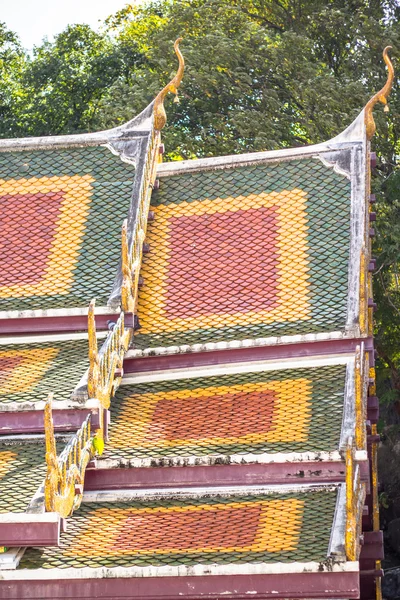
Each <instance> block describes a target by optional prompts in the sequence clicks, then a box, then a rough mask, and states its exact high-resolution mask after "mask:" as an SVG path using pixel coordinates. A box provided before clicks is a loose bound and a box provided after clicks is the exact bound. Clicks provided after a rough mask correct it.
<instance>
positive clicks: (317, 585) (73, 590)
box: [0, 569, 360, 600]
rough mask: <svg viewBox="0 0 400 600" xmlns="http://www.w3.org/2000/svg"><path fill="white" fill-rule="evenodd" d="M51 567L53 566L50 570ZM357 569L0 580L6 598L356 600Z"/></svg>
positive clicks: (51, 599)
mask: <svg viewBox="0 0 400 600" xmlns="http://www.w3.org/2000/svg"><path fill="white" fill-rule="evenodd" d="M48 571H51V569H48ZM359 591H360V579H359V573H358V572H357V571H355V572H317V573H285V572H284V570H283V572H282V573H281V574H265V575H207V576H197V577H196V576H181V577H130V578H103V579H72V578H71V576H70V577H68V575H67V573H66V574H65V578H64V579H57V580H46V579H43V580H38V581H36V580H26V581H17V580H15V581H4V580H3V581H0V598H7V599H8V600H27V599H29V600H39V599H40V600H67V599H68V600H70V599H72V598H74V599H75V598H85V599H86V600H95V599H96V600H98V599H101V600H136V599H137V600H139V599H140V600H161V599H162V600H176V599H177V598H180V599H187V600H205V599H207V598H209V599H210V600H211V599H214V600H218V599H220V598H226V597H229V598H231V600H245V599H247V600H248V598H249V597H251V598H257V599H258V600H267V599H269V598H275V599H276V598H359Z"/></svg>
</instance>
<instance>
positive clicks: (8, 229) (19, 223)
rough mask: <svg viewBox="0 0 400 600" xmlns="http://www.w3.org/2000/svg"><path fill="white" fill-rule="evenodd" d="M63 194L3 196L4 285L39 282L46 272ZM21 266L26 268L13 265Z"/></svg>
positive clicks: (0, 246)
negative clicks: (15, 267) (17, 267)
mask: <svg viewBox="0 0 400 600" xmlns="http://www.w3.org/2000/svg"><path fill="white" fill-rule="evenodd" d="M63 198H64V193H63V192H62V191H60V192H48V193H39V192H38V193H36V194H5V195H2V196H0V213H1V214H2V215H3V218H2V219H1V221H0V272H1V280H2V285H15V284H18V283H30V284H33V283H38V282H39V281H40V280H41V278H42V277H43V274H44V272H45V270H46V265H47V262H48V255H49V252H50V250H51V246H52V242H53V236H54V232H55V229H56V226H57V220H58V218H59V215H60V210H61V204H62V201H63ZM16 263H22V264H23V265H24V269H23V270H22V269H19V270H16V269H14V268H13V265H14V264H16Z"/></svg>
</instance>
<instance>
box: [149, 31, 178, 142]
mask: <svg viewBox="0 0 400 600" xmlns="http://www.w3.org/2000/svg"><path fill="white" fill-rule="evenodd" d="M182 39H183V38H178V39H177V40H176V42H175V44H174V50H175V54H176V56H177V57H178V61H179V67H178V71H177V74H176V75H175V77H174V78H173V79H171V81H170V82H169V83H168V85H166V86H165V88H164V89H162V90H161V92H159V94H158V95H157V97H156V99H155V100H154V129H156V130H157V131H160V130H161V129H162V128H163V127H164V125H165V123H166V122H167V115H166V113H165V108H164V99H165V96H166V95H167V94H168V92H172V93H173V94H175V99H174V102H179V98H178V87H179V86H180V84H181V81H182V78H183V72H184V69H185V61H184V59H183V56H182V52H181V51H180V50H179V44H180V42H181V41H182Z"/></svg>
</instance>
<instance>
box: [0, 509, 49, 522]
mask: <svg viewBox="0 0 400 600" xmlns="http://www.w3.org/2000/svg"><path fill="white" fill-rule="evenodd" d="M59 522H60V515H59V514H58V513H55V512H46V513H39V514H37V513H26V512H25V513H3V514H0V525H1V524H3V525H4V524H7V523H14V524H15V525H17V524H18V523H59Z"/></svg>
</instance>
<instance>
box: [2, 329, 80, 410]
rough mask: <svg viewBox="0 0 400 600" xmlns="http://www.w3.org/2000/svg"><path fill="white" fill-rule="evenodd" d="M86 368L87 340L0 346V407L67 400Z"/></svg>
mask: <svg viewBox="0 0 400 600" xmlns="http://www.w3.org/2000/svg"><path fill="white" fill-rule="evenodd" d="M88 366H89V359H88V342H87V340H66V341H60V342H42V343H33V344H12V345H9V346H0V405H1V403H3V404H4V403H8V402H28V401H29V402H38V401H43V400H46V398H47V395H48V394H49V392H53V393H54V399H55V400H69V399H70V397H71V392H72V391H73V390H74V388H75V386H76V385H77V384H78V383H79V380H80V378H81V377H82V375H83V373H84V372H85V370H86V369H87V368H88Z"/></svg>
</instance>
